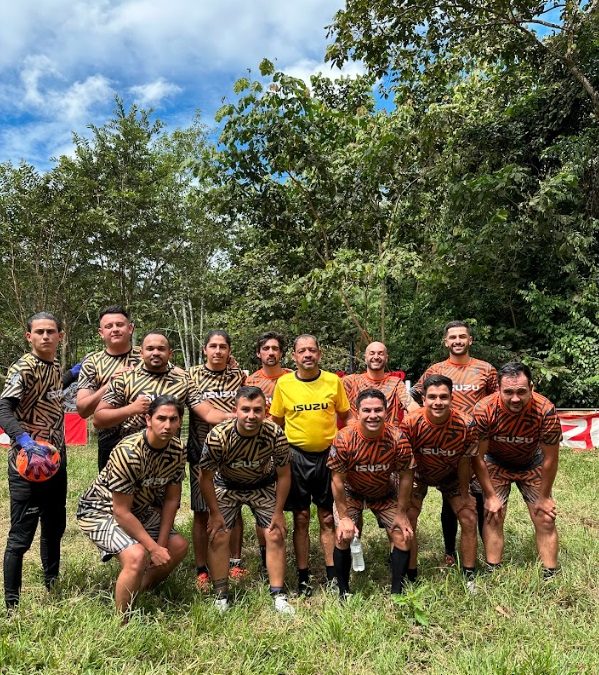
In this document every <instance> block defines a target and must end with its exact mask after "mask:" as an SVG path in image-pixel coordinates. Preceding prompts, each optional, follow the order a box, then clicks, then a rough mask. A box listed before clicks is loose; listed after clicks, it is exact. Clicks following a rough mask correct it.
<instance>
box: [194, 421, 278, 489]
mask: <svg viewBox="0 0 599 675" xmlns="http://www.w3.org/2000/svg"><path fill="white" fill-rule="evenodd" d="M289 462H290V450H289V445H288V443H287V439H286V438H285V433H284V432H283V430H282V429H281V427H279V426H278V425H277V424H275V423H274V422H271V421H270V420H264V422H263V423H262V426H261V427H260V431H259V433H258V434H257V435H256V436H242V435H241V434H240V433H239V432H238V431H237V420H235V419H233V420H226V421H224V422H221V423H220V424H217V425H216V426H214V427H213V428H212V430H211V431H210V433H209V434H208V436H207V438H206V442H205V444H204V449H203V451H202V456H201V459H200V468H201V469H206V470H208V471H213V472H215V477H214V483H215V485H217V486H220V487H224V488H227V487H228V488H232V489H233V488H235V489H241V488H240V486H247V488H248V489H251V488H252V485H256V484H260V483H262V482H263V481H266V480H267V479H269V478H273V479H274V477H275V470H276V468H277V467H281V466H285V465H286V464H289Z"/></svg>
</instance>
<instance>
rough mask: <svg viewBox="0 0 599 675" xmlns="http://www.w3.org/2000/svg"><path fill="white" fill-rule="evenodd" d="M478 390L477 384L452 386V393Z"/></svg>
mask: <svg viewBox="0 0 599 675" xmlns="http://www.w3.org/2000/svg"><path fill="white" fill-rule="evenodd" d="M479 389H480V385H479V384H454V385H453V390H454V391H478V390H479Z"/></svg>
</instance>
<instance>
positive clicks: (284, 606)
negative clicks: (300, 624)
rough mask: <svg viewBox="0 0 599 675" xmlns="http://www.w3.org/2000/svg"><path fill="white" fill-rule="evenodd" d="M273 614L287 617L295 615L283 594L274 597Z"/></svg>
mask: <svg viewBox="0 0 599 675" xmlns="http://www.w3.org/2000/svg"><path fill="white" fill-rule="evenodd" d="M275 612H278V613H279V614H286V615H287V616H293V615H294V614H295V609H293V607H292V606H291V605H290V604H289V603H288V602H287V596H286V595H285V594H284V593H278V594H277V595H275Z"/></svg>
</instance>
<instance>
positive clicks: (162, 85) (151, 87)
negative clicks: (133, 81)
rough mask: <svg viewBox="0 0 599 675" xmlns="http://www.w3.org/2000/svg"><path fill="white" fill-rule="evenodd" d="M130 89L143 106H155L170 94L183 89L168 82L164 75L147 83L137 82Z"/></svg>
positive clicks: (137, 101)
mask: <svg viewBox="0 0 599 675" xmlns="http://www.w3.org/2000/svg"><path fill="white" fill-rule="evenodd" d="M129 91H130V92H131V94H133V96H134V98H135V101H136V103H138V104H139V105H141V106H155V105H158V104H159V103H160V102H161V101H162V99H164V98H167V97H168V96H173V95H174V94H178V93H179V92H180V91H182V89H181V87H179V86H178V85H176V84H173V83H171V82H167V81H166V80H165V79H164V78H163V77H159V78H158V79H157V80H154V82H148V83H147V84H137V85H135V86H133V87H129Z"/></svg>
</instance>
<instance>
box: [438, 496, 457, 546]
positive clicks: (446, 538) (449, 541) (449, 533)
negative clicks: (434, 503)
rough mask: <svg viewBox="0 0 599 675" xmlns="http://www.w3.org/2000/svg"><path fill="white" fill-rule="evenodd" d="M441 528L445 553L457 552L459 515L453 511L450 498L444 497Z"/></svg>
mask: <svg viewBox="0 0 599 675" xmlns="http://www.w3.org/2000/svg"><path fill="white" fill-rule="evenodd" d="M441 529H442V530H443V543H444V545H445V553H447V554H448V555H454V554H455V539H456V536H457V534H458V517H457V516H456V514H455V513H454V512H453V509H452V508H451V505H450V504H449V500H447V499H445V498H443V507H442V509H441Z"/></svg>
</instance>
